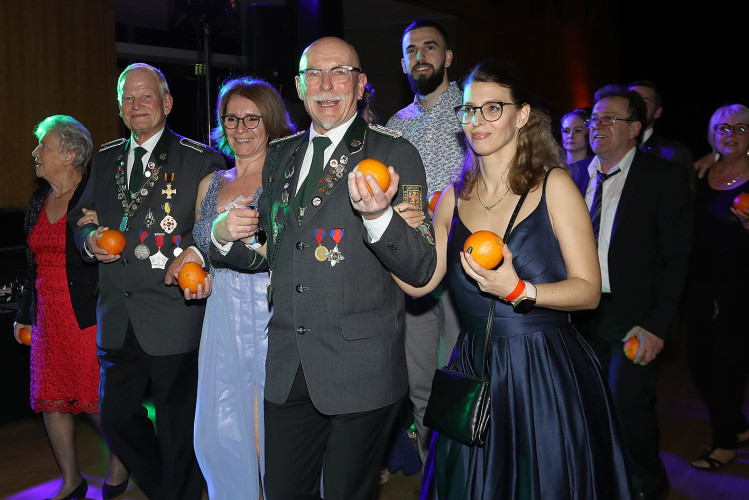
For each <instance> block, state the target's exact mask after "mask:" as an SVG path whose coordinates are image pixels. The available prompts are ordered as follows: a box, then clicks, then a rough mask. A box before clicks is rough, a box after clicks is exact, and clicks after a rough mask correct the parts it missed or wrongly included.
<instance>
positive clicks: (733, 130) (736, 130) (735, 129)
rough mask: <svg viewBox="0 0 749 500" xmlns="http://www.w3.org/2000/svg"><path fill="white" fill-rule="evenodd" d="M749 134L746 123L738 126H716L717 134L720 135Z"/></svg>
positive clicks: (748, 127)
mask: <svg viewBox="0 0 749 500" xmlns="http://www.w3.org/2000/svg"><path fill="white" fill-rule="evenodd" d="M747 132H749V125H747V124H746V123H737V124H736V125H729V124H727V123H719V124H718V125H716V126H715V133H716V134H718V135H728V134H729V133H730V134H731V135H744V134H746V133H747Z"/></svg>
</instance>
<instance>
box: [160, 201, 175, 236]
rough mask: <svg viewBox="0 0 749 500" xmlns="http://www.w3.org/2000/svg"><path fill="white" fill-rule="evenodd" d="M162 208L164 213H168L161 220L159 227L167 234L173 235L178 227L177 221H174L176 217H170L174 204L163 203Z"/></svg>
mask: <svg viewBox="0 0 749 500" xmlns="http://www.w3.org/2000/svg"><path fill="white" fill-rule="evenodd" d="M161 208H162V209H163V210H164V212H166V216H164V218H163V219H161V223H160V224H159V225H160V226H161V229H163V230H164V231H166V232H167V233H171V232H172V231H174V228H176V227H177V221H176V220H174V217H172V216H171V215H169V214H170V212H171V211H172V204H171V203H169V202H168V201H167V202H166V203H162V205H161Z"/></svg>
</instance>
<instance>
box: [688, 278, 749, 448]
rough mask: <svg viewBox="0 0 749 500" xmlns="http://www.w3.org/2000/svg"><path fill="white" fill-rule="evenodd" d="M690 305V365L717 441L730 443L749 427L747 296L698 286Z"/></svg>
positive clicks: (723, 444)
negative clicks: (747, 400) (747, 406)
mask: <svg viewBox="0 0 749 500" xmlns="http://www.w3.org/2000/svg"><path fill="white" fill-rule="evenodd" d="M691 292H692V294H691V300H690V307H689V312H690V315H689V318H690V321H689V337H688V340H689V342H688V348H689V365H690V370H691V373H692V377H693V379H694V382H695V385H696V386H697V389H698V391H699V393H700V397H701V398H702V399H703V401H704V402H705V404H706V405H707V408H708V410H709V412H710V426H711V428H712V432H713V443H712V444H713V446H716V447H718V448H726V449H732V448H736V445H737V434H740V433H742V432H745V431H746V430H747V429H749V422H747V418H746V416H745V415H744V395H745V390H746V381H747V375H749V361H747V355H749V322H747V319H746V318H747V315H746V312H745V311H746V305H745V304H744V301H745V299H746V297H745V296H744V294H741V293H740V292H736V293H730V291H724V290H722V289H721V288H720V287H709V286H706V285H704V284H703V285H702V286H694V287H693V288H692V290H691Z"/></svg>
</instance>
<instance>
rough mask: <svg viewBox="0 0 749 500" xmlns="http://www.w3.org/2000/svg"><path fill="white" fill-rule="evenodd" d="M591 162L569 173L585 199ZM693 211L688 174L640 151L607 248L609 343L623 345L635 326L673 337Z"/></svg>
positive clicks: (690, 236) (685, 269) (623, 195)
mask: <svg viewBox="0 0 749 500" xmlns="http://www.w3.org/2000/svg"><path fill="white" fill-rule="evenodd" d="M592 160H593V158H592V157H591V158H586V159H584V160H581V161H579V162H577V163H574V164H572V165H571V167H570V168H571V171H572V176H573V178H574V180H575V183H576V184H577V186H578V188H579V189H580V191H581V192H582V193H583V194H584V193H585V190H586V187H587V185H588V181H589V176H588V165H590V162H591V161H592ZM693 211H694V210H693V206H692V196H691V192H690V188H689V176H688V175H687V172H686V171H685V170H684V168H683V167H682V166H680V165H678V164H676V163H673V162H670V161H666V160H662V159H660V158H656V157H654V156H651V155H647V154H644V153H642V152H640V151H637V152H636V153H635V157H634V159H633V160H632V165H631V167H630V170H629V174H628V175H627V181H626V183H625V184H624V189H623V191H622V195H621V198H620V200H619V206H618V207H617V210H616V215H615V216H614V227H613V235H612V237H611V245H610V247H609V255H608V265H609V279H610V284H611V299H612V302H613V309H614V313H615V315H616V318H614V319H613V321H607V323H609V324H611V323H613V324H615V328H614V329H613V331H610V332H607V336H608V338H607V340H610V341H612V342H613V341H617V340H621V338H622V337H624V335H625V334H626V333H627V331H628V330H629V329H630V328H632V327H633V326H635V325H639V326H641V327H643V328H645V329H646V330H648V331H649V332H651V333H653V334H655V335H657V336H658V337H661V338H662V339H667V338H669V336H671V335H673V333H674V332H673V331H672V329H673V326H674V322H675V319H676V313H677V309H678V306H679V302H680V299H681V295H682V291H683V288H684V284H685V281H686V277H687V268H688V264H689V256H690V251H691V247H692V220H693ZM582 316H584V313H583V315H582ZM579 317H581V316H578V318H579Z"/></svg>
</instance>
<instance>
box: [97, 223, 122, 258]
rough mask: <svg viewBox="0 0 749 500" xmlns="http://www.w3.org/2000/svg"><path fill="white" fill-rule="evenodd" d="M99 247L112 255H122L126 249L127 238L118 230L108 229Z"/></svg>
mask: <svg viewBox="0 0 749 500" xmlns="http://www.w3.org/2000/svg"><path fill="white" fill-rule="evenodd" d="M99 247H101V248H103V249H104V250H106V251H107V252H109V254H110V255H120V254H121V253H122V249H123V248H125V236H124V235H123V234H122V233H121V232H119V231H117V230H116V229H107V230H106V231H104V232H103V233H101V236H100V237H99Z"/></svg>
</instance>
